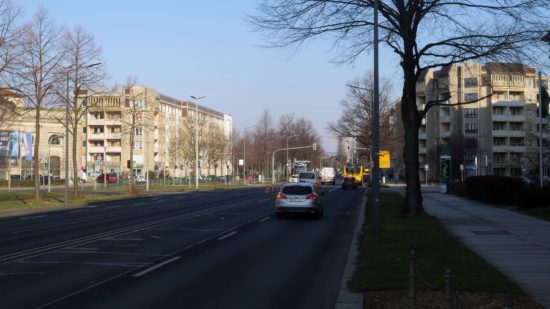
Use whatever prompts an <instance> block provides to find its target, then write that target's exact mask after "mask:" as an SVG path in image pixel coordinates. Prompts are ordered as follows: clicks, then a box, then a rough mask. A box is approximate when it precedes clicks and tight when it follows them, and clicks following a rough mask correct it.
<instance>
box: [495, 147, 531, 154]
mask: <svg viewBox="0 0 550 309" xmlns="http://www.w3.org/2000/svg"><path fill="white" fill-rule="evenodd" d="M526 150H527V149H526V148H525V146H509V145H493V152H519V153H525V152H526Z"/></svg>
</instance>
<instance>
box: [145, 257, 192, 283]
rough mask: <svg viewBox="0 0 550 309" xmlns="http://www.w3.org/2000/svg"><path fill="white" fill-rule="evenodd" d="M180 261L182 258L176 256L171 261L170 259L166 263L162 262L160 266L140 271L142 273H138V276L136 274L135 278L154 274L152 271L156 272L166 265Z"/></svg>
mask: <svg viewBox="0 0 550 309" xmlns="http://www.w3.org/2000/svg"><path fill="white" fill-rule="evenodd" d="M179 259H181V257H179V256H175V257H173V258H171V259H169V260H166V261H164V262H162V263H159V264H157V265H154V266H152V267H149V268H147V269H144V270H142V271H140V272H139V273H137V274H134V277H135V278H138V277H141V276H143V275H145V274H147V273H149V272H152V271H153V270H155V269H158V268H160V267H162V266H164V265H166V264H169V263H172V262H174V261H177V260H179Z"/></svg>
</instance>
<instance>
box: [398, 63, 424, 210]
mask: <svg viewBox="0 0 550 309" xmlns="http://www.w3.org/2000/svg"><path fill="white" fill-rule="evenodd" d="M402 66H403V72H404V84H403V96H402V101H401V118H402V120H403V126H404V130H405V146H404V149H403V156H404V160H405V177H406V181H407V193H406V197H405V205H404V208H403V212H405V213H409V214H411V215H416V214H419V213H421V212H422V211H423V207H422V191H421V190H420V178H419V177H420V175H419V170H418V168H419V162H418V130H419V128H420V122H421V120H422V119H421V118H420V113H419V112H418V107H417V106H416V75H415V73H414V72H415V68H414V61H413V60H412V59H408V60H407V59H405V60H404V62H403V63H402Z"/></svg>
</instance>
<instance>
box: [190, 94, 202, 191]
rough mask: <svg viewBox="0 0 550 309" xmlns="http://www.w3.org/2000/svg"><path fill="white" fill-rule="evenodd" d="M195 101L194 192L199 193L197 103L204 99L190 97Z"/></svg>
mask: <svg viewBox="0 0 550 309" xmlns="http://www.w3.org/2000/svg"><path fill="white" fill-rule="evenodd" d="M191 98H192V99H193V100H195V190H197V191H199V121H198V118H199V103H198V101H199V100H200V99H203V98H205V96H202V97H196V96H193V95H192V96H191Z"/></svg>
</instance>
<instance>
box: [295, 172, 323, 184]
mask: <svg viewBox="0 0 550 309" xmlns="http://www.w3.org/2000/svg"><path fill="white" fill-rule="evenodd" d="M298 182H307V183H310V184H312V185H315V186H316V185H318V184H319V178H317V174H315V172H302V173H300V174H298Z"/></svg>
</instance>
